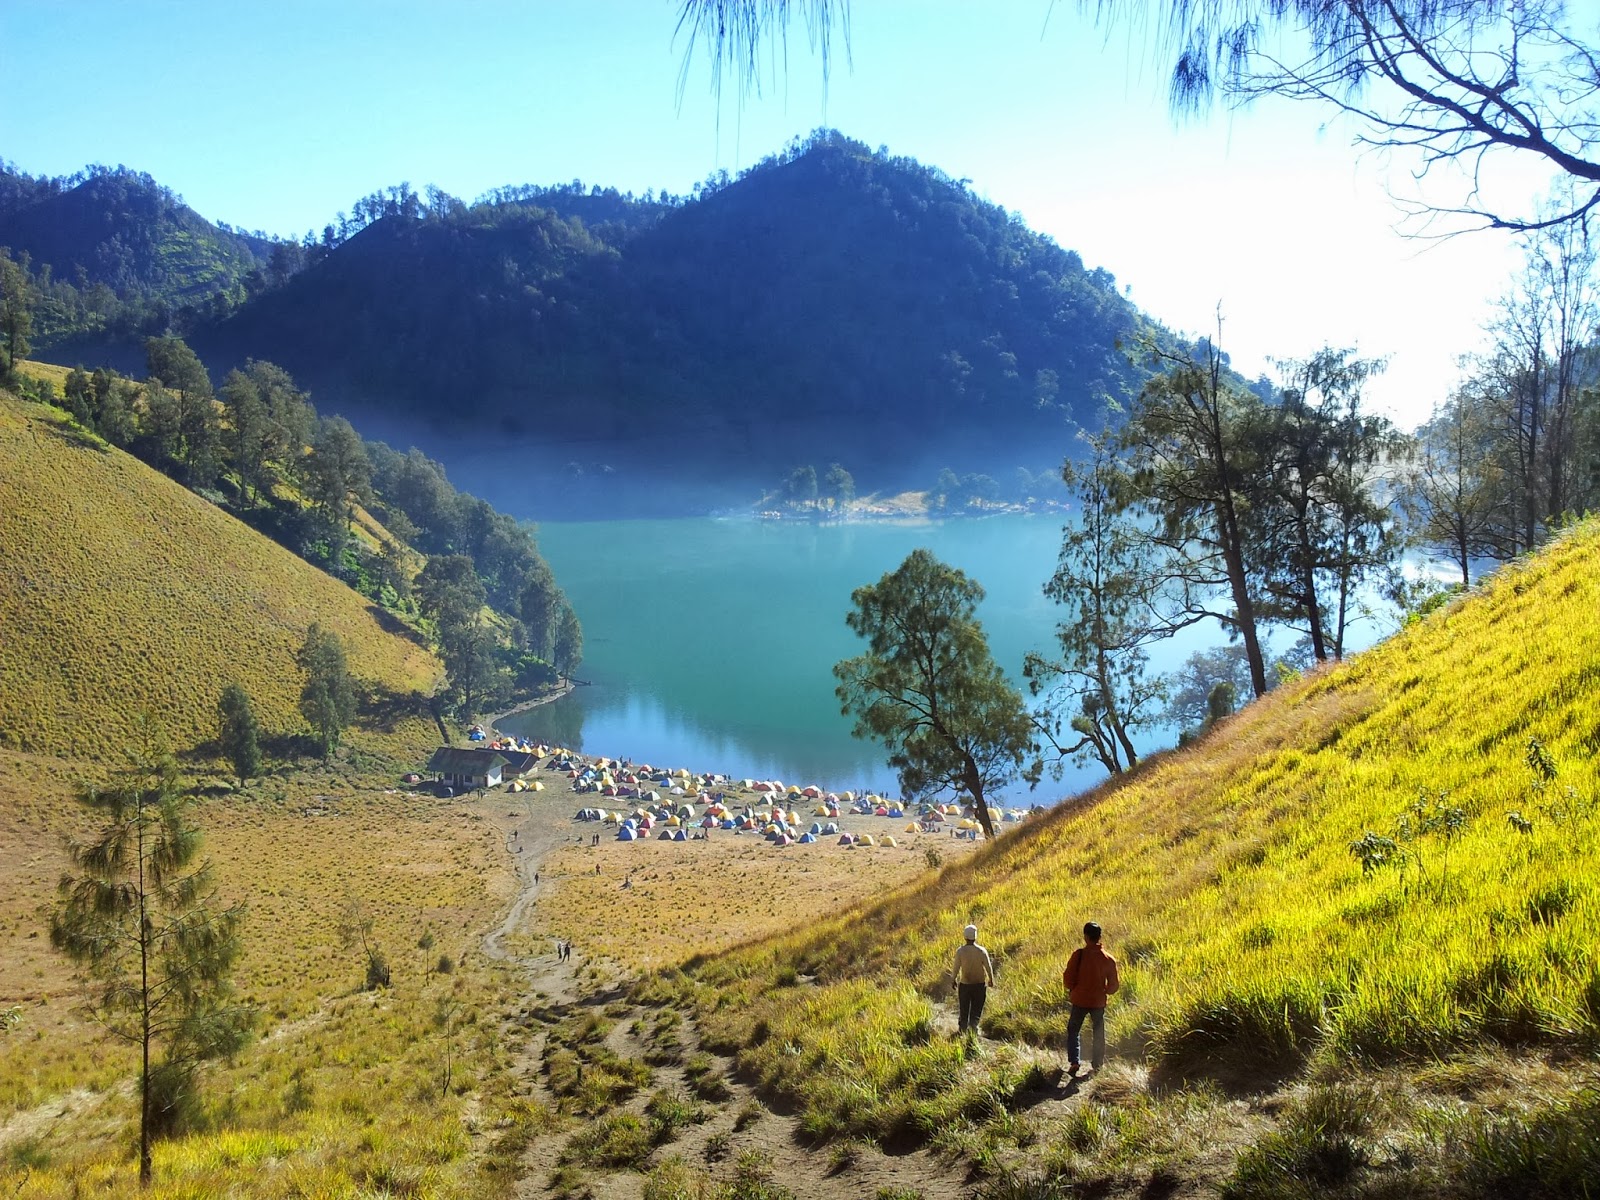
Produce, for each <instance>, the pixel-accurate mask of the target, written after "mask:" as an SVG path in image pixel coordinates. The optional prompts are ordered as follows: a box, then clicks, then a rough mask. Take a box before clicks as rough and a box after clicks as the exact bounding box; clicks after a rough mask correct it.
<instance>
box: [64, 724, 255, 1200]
mask: <svg viewBox="0 0 1600 1200" xmlns="http://www.w3.org/2000/svg"><path fill="white" fill-rule="evenodd" d="M79 799H80V801H81V802H82V803H83V804H84V805H85V806H86V807H87V808H88V809H90V810H91V811H92V812H93V813H94V814H96V816H97V818H98V819H99V821H100V824H99V826H98V828H96V829H95V831H94V832H93V833H92V834H91V835H90V837H89V838H88V839H87V840H85V841H82V842H75V843H72V844H71V845H70V847H69V853H70V855H71V859H72V870H71V871H69V872H68V873H67V874H66V875H64V876H63V877H62V880H61V885H60V888H59V891H58V899H57V902H56V906H55V909H54V911H53V912H52V914H51V921H50V937H51V941H52V943H53V944H54V945H55V946H56V948H57V949H59V950H61V951H62V952H63V953H65V954H66V955H67V956H68V957H69V958H71V959H72V960H73V961H74V962H77V963H81V964H83V965H84V966H85V967H87V968H88V970H89V971H90V973H91V974H92V975H93V976H94V977H95V979H96V980H97V981H98V982H99V985H100V989H99V991H98V992H97V993H96V994H95V995H94V997H93V999H92V1000H91V1001H90V1007H91V1008H92V1009H93V1011H94V1015H95V1017H96V1019H97V1020H98V1021H99V1022H100V1024H101V1025H102V1026H103V1027H104V1028H106V1029H107V1030H108V1031H110V1033H111V1034H112V1035H113V1036H115V1037H117V1038H120V1039H122V1040H124V1041H127V1042H130V1043H132V1044H133V1045H135V1046H138V1047H139V1050H140V1069H139V1101H140V1103H139V1178H140V1182H141V1183H143V1184H148V1183H149V1182H150V1179H151V1174H152V1161H151V1142H152V1140H153V1139H154V1138H156V1137H158V1136H160V1135H161V1134H164V1133H170V1132H173V1131H175V1130H176V1129H177V1128H178V1127H179V1126H180V1124H181V1121H182V1119H183V1118H184V1116H185V1115H186V1112H187V1111H188V1110H189V1109H190V1108H192V1106H193V1093H194V1083H195V1073H196V1071H197V1070H198V1068H199V1066H200V1064H201V1063H202V1062H204V1061H205V1060H206V1059H210V1058H216V1057H218V1056H221V1055H228V1054H232V1053H234V1052H235V1051H236V1050H238V1049H239V1048H240V1047H241V1046H242V1045H243V1044H244V1042H245V1040H246V1038H247V1036H248V1034H249V1032H250V1030H251V1028H252V1027H253V1024H254V1013H253V1012H252V1011H251V1009H250V1008H249V1007H248V1006H246V1005H244V1004H242V1003H240V1002H238V1001H237V1000H236V999H235V998H234V994H233V989H232V986H231V984H230V975H231V972H232V969H233V966H234V963H235V960H236V959H237V958H238V956H239V952H240V948H241V943H240V938H239V931H240V927H241V923H242V921H243V917H244V911H243V908H242V907H241V906H239V905H230V906H226V907H220V906H219V905H218V901H217V897H216V892H215V890H214V889H213V887H212V884H211V876H210V869H209V865H208V864H205V863H196V861H195V859H196V855H197V854H198V852H199V847H200V835H199V831H198V830H197V829H196V827H195V826H194V825H193V824H191V823H190V820H189V800H188V798H187V797H186V796H185V795H184V794H183V793H182V790H181V788H180V787H179V781H178V771H177V765H176V763H175V762H174V761H173V759H172V757H171V755H170V754H168V753H167V751H166V749H165V747H164V746H162V745H161V743H160V739H159V737H158V736H157V735H156V732H155V730H154V729H153V727H152V726H151V725H150V723H149V721H148V719H146V720H145V722H144V723H143V725H142V728H141V731H140V736H139V740H138V743H137V745H136V746H135V747H134V750H133V754H132V762H131V765H130V767H129V769H128V770H127V771H126V772H125V773H124V775H123V776H122V777H121V778H120V779H119V780H118V781H117V782H116V783H114V784H113V785H111V786H109V787H106V788H99V789H90V790H88V791H86V792H84V793H82V794H81V795H80V797H79ZM153 1056H158V1061H153Z"/></svg>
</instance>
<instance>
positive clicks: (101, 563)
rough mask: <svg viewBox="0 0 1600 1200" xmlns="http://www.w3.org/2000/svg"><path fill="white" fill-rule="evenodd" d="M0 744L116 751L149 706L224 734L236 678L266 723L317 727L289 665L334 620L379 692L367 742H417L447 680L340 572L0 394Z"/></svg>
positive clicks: (355, 662)
mask: <svg viewBox="0 0 1600 1200" xmlns="http://www.w3.org/2000/svg"><path fill="white" fill-rule="evenodd" d="M0 560H3V561H4V562H5V563H6V564H7V568H6V570H5V572H4V573H3V575H0V629H3V630H4V631H5V635H4V636H5V646H6V653H5V654H4V656H0V743H4V744H8V745H11V746H13V747H15V748H18V749H24V750H31V751H35V752H44V753H56V754H70V755H72V756H74V757H79V758H89V759H104V760H111V761H116V760H118V758H119V751H118V748H117V747H118V744H119V743H120V742H121V741H122V739H123V735H124V733H125V731H126V730H127V728H128V722H129V721H130V719H131V718H132V715H133V714H134V713H135V712H137V711H138V710H139V709H140V708H148V709H150V710H151V711H152V712H153V713H154V714H155V715H156V716H157V718H158V719H159V720H160V722H161V724H162V727H163V728H164V730H165V732H166V735H167V737H168V738H169V739H170V740H171V742H172V744H173V745H174V746H175V747H178V748H184V747H188V746H193V745H195V744H197V743H200V742H203V741H205V740H207V739H209V738H211V737H212V736H214V734H215V729H216V702H217V697H218V695H219V694H220V693H221V690H222V688H223V687H224V686H225V685H226V684H227V683H228V682H229V681H231V680H237V681H239V682H240V683H242V684H243V685H244V687H245V689H246V690H247V691H248V692H249V693H250V695H251V697H252V699H253V700H254V702H255V706H256V711H257V715H258V717H259V718H260V720H261V724H262V727H263V729H264V730H265V731H267V732H268V733H272V734H285V733H296V732H299V731H300V730H301V729H303V727H304V722H303V721H302V719H301V717H300V715H299V713H298V711H297V707H296V705H297V700H298V696H299V689H300V685H301V682H302V681H301V677H300V673H299V670H298V668H297V667H296V666H295V663H294V655H295V651H296V649H297V648H298V647H299V645H300V643H301V642H302V640H303V639H304V637H305V631H306V629H307V627H308V626H309V625H310V624H311V623H312V622H313V621H318V622H321V623H322V624H323V625H324V626H327V627H330V628H332V629H334V630H335V631H336V632H338V633H339V635H340V636H342V637H343V638H345V639H346V640H347V642H348V643H349V645H350V666H351V670H352V672H353V673H354V674H355V675H356V676H357V678H358V679H359V680H362V681H364V682H365V684H366V685H367V690H368V692H369V698H368V702H367V704H366V705H365V711H364V713H363V715H362V717H361V718H359V719H358V720H359V727H358V730H357V732H356V737H357V739H358V741H360V740H361V739H363V738H364V739H365V744H366V745H368V746H369V747H370V748H373V749H380V750H387V751H389V752H394V753H408V754H409V753H412V752H414V751H415V749H416V748H417V747H418V746H419V745H420V744H421V743H422V742H424V741H426V740H427V738H428V737H429V736H430V735H429V733H428V729H427V726H426V725H425V724H424V723H423V722H422V721H421V720H420V719H418V718H417V716H416V714H417V713H418V712H419V710H420V701H421V697H422V696H424V695H426V694H428V693H429V692H431V690H432V688H433V685H434V683H435V681H436V679H437V677H438V674H439V668H438V663H437V660H435V659H434V657H433V656H432V654H431V653H430V652H429V651H428V650H426V649H425V648H424V647H422V646H420V645H418V644H416V643H415V642H414V641H412V640H410V639H408V638H407V637H406V636H403V635H402V634H397V633H394V632H388V631H386V629H385V624H384V622H385V620H386V618H384V616H383V614H382V613H381V612H380V611H379V610H377V609H375V608H373V607H372V606H371V605H369V604H368V602H367V601H366V600H364V599H363V598H362V597H361V596H359V595H357V594H356V593H355V592H353V591H351V590H350V589H349V588H348V587H346V586H345V585H344V584H343V583H341V582H339V581H337V580H335V579H333V578H331V577H329V576H327V575H325V574H323V573H322V572H320V571H318V570H316V569H315V568H314V567H311V566H309V565H308V564H307V563H305V562H304V561H303V560H301V559H299V558H297V557H296V556H294V555H293V554H291V553H289V552H288V551H287V550H285V549H283V548H282V547H280V546H278V545H276V544H275V543H273V542H271V541H269V540H268V539H266V538H264V537H262V536H261V535H259V534H257V533H255V532H254V531H253V530H251V529H249V528H247V527H246V526H244V525H243V524H241V523H240V522H238V521H236V520H234V519H233V518H232V517H230V516H227V515H226V514H224V513H222V512H220V511H219V510H217V509H216V508H215V507H213V506H212V505H210V504H208V503H207V502H206V501H205V500H203V499H201V498H200V497H198V496H196V495H194V494H193V493H191V492H189V491H187V490H185V489H184V488H183V487H181V486H180V485H178V484H177V483H174V482H173V481H171V480H170V479H167V478H166V477H165V476H163V475H161V474H159V473H158V472H156V471H154V470H152V469H150V468H149V467H147V466H145V465H144V464H143V463H141V462H139V461H138V460H136V459H134V458H132V457H130V456H129V455H127V454H124V453H122V452H120V451H117V450H110V449H105V448H103V447H101V446H100V445H98V444H95V443H93V442H92V441H91V440H88V439H85V438H84V437H83V436H82V435H80V434H78V433H77V432H76V431H74V430H73V429H71V428H70V427H69V426H66V425H64V424H63V423H62V418H61V415H60V414H59V413H57V412H55V411H54V410H50V409H46V408H43V407H41V406H37V405H29V404H25V403H23V402H20V401H18V400H16V399H15V398H13V397H11V396H9V395H5V394H0Z"/></svg>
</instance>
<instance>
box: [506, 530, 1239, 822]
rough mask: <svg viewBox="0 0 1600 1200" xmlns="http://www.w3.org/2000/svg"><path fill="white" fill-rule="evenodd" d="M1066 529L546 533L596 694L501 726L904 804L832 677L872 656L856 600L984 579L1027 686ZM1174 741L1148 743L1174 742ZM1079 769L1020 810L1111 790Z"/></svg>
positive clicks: (993, 614)
mask: <svg viewBox="0 0 1600 1200" xmlns="http://www.w3.org/2000/svg"><path fill="white" fill-rule="evenodd" d="M1061 529H1062V518H1061V517H1060V516H1058V515H1038V516H1020V515H1007V516H995V517H987V518H982V519H958V520H949V521H916V522H906V523H888V522H859V523H847V524H811V523H809V522H805V521H760V520H754V519H738V518H733V519H717V518H685V519H675V520H660V521H607V522H573V523H549V524H542V525H541V526H540V527H539V544H540V548H541V550H542V551H543V553H544V554H545V556H546V558H547V559H548V560H549V562H550V564H551V566H552V568H553V569H554V570H555V572H556V574H557V577H558V578H559V579H560V580H561V583H562V586H563V587H564V588H565V590H566V592H567V594H568V596H569V598H570V599H571V601H572V603H573V605H574V607H575V608H576V609H577V611H578V612H580V613H581V614H582V616H583V627H584V660H583V665H582V667H581V668H579V670H578V672H577V675H578V677H579V678H580V679H584V680H587V681H589V683H590V685H591V686H588V687H579V688H577V689H576V690H574V691H573V693H572V694H571V695H570V696H567V697H566V698H564V699H562V700H559V701H557V702H555V703H553V704H547V705H544V706H542V707H540V708H536V709H533V710H531V711H528V712H526V713H520V714H517V715H515V716H512V717H509V718H507V719H506V720H504V721H502V722H501V723H500V725H501V728H502V729H505V730H506V731H508V732H515V733H517V734H519V735H525V736H529V737H534V738H537V739H539V740H548V741H553V742H560V743H565V744H569V745H574V746H576V747H581V748H582V749H583V750H585V751H586V752H588V753H592V754H606V755H612V756H617V757H622V756H627V757H631V758H633V759H634V760H636V761H644V762H650V763H653V764H655V765H658V766H662V765H664V766H668V767H672V768H677V767H680V766H682V767H688V768H690V769H691V770H697V771H702V770H710V771H726V772H728V773H729V774H732V775H734V776H738V777H755V778H774V777H775V778H779V779H782V780H784V781H785V782H788V783H800V784H806V783H817V784H819V785H822V786H824V787H828V788H831V789H836V790H839V789H845V788H862V787H867V788H872V789H876V790H885V789H887V790H889V791H891V792H893V793H895V794H898V790H899V789H898V785H897V784H896V782H895V780H894V775H893V772H891V771H890V770H889V769H888V768H887V767H886V766H885V764H884V754H883V750H882V748H881V747H880V746H878V745H877V744H875V743H868V742H863V741H858V740H856V739H855V738H853V737H851V735H850V722H849V720H848V719H847V718H845V717H843V716H841V715H840V712H839V704H838V701H837V700H836V699H835V698H834V694H833V686H834V681H833V676H832V672H831V668H832V666H833V664H834V663H835V662H837V661H838V660H839V659H841V658H846V657H849V656H851V655H853V654H857V653H860V652H861V649H862V646H863V643H862V642H861V641H860V639H858V638H857V637H856V636H855V635H854V634H853V633H851V631H850V630H849V629H848V628H847V627H846V625H845V621H844V617H845V613H846V612H847V611H848V610H849V608H850V594H851V592H852V591H853V590H854V589H855V588H857V587H860V586H861V585H862V584H865V583H871V582H875V581H876V580H877V579H878V578H879V577H880V576H882V575H883V574H884V573H885V572H887V571H891V570H893V569H894V568H895V567H897V566H898V565H899V564H900V562H901V561H902V560H903V559H904V558H905V556H906V555H907V554H909V553H910V552H911V551H912V550H914V549H916V548H917V547H919V546H925V547H927V548H929V549H930V550H932V551H933V552H934V553H935V554H937V555H938V556H939V557H940V558H942V559H944V560H945V561H946V562H949V563H951V564H952V565H954V566H957V567H959V568H961V569H962V570H963V571H965V572H966V573H967V574H968V575H970V576H971V577H972V578H974V579H976V580H977V581H978V582H979V583H981V584H982V585H983V587H984V589H985V591H986V593H987V595H986V597H985V599H984V602H983V604H982V605H981V606H980V608H979V616H980V618H981V620H982V621H983V625H984V629H985V631H986V632H987V633H988V636H989V644H990V648H991V650H992V651H993V654H994V657H995V660H996V661H997V662H998V663H999V664H1000V665H1001V667H1003V668H1004V669H1005V671H1006V673H1007V674H1008V675H1009V676H1010V677H1011V678H1012V679H1013V681H1014V682H1016V683H1018V685H1019V686H1021V684H1022V662H1023V656H1024V655H1025V654H1026V653H1027V652H1028V651H1030V650H1039V651H1043V652H1047V653H1048V652H1049V651H1050V649H1051V647H1052V644H1053V639H1054V632H1053V631H1054V628H1055V623H1056V621H1057V619H1058V612H1057V607H1056V605H1054V604H1053V603H1051V602H1050V601H1049V600H1047V599H1046V598H1045V596H1044V593H1043V585H1044V582H1045V580H1046V579H1047V578H1049V576H1050V574H1051V573H1052V571H1053V570H1054V569H1055V563H1056V556H1057V554H1058V552H1059V550H1060V545H1061ZM1218 640H1220V635H1219V634H1218V633H1217V631H1216V630H1215V629H1211V628H1197V629H1195V630H1192V631H1190V632H1189V634H1188V636H1185V637H1182V638H1179V639H1174V641H1172V642H1169V643H1167V644H1165V645H1163V646H1161V647H1159V648H1158V650H1159V658H1158V659H1157V660H1156V661H1155V662H1154V663H1153V664H1152V665H1153V669H1156V670H1167V669H1171V668H1172V667H1173V666H1176V665H1177V663H1179V662H1181V661H1182V660H1183V659H1184V658H1185V657H1187V656H1188V655H1189V654H1191V653H1193V652H1194V650H1195V649H1198V648H1200V647H1201V646H1203V645H1208V644H1213V643H1215V642H1216V641H1218ZM1171 740H1172V735H1171V733H1170V732H1169V731H1162V732H1161V734H1160V735H1159V736H1156V737H1153V738H1151V739H1147V742H1146V745H1145V746H1142V747H1141V748H1149V746H1150V745H1154V744H1161V743H1162V742H1166V743H1170V742H1171ZM1103 775H1104V772H1103V771H1101V770H1100V769H1099V768H1098V767H1084V768H1076V767H1073V766H1071V765H1070V764H1069V765H1068V767H1067V770H1066V773H1065V775H1064V776H1063V779H1062V780H1061V781H1060V782H1059V783H1057V782H1054V781H1051V780H1049V779H1046V781H1045V782H1044V783H1042V784H1041V785H1040V786H1039V787H1038V788H1037V789H1035V790H1033V791H1031V792H1030V791H1029V789H1028V788H1027V787H1026V786H1025V785H1018V786H1015V787H1013V788H1011V789H1010V790H1008V791H1007V792H1005V793H1004V794H1005V796H1006V799H1007V800H1008V802H1011V803H1016V804H1026V803H1043V804H1050V803H1054V802H1055V801H1056V800H1057V799H1059V798H1060V797H1062V796H1063V795H1067V794H1070V793H1072V792H1075V791H1078V790H1080V789H1082V788H1083V787H1086V786H1089V785H1092V784H1093V783H1094V782H1096V781H1097V780H1099V779H1100V778H1102V777H1103Z"/></svg>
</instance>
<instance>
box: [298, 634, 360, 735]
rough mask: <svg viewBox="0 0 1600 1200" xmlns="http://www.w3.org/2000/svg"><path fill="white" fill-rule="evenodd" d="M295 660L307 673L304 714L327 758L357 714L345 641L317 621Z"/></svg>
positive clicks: (302, 696)
mask: <svg viewBox="0 0 1600 1200" xmlns="http://www.w3.org/2000/svg"><path fill="white" fill-rule="evenodd" d="M295 661H296V662H297V663H298V664H299V666H300V669H301V670H302V671H304V672H305V675H306V681H305V684H304V685H303V686H302V687H301V689H300V715H301V716H303V717H305V719H306V723H307V724H308V725H310V726H311V733H312V737H313V738H314V739H315V740H316V743H317V748H318V749H319V750H320V751H321V752H322V756H323V757H324V758H327V757H328V756H329V755H331V754H332V753H333V752H334V750H335V749H336V748H337V747H338V745H339V741H340V739H341V738H343V736H344V731H345V730H346V729H348V728H349V727H350V723H351V722H352V721H353V720H355V715H356V692H355V680H354V679H352V678H351V676H350V668H349V665H348V662H347V658H346V654H345V648H344V642H343V641H342V640H340V638H339V635H338V634H336V633H334V632H333V631H332V630H329V629H324V628H322V626H321V625H318V624H313V625H312V626H311V628H310V629H308V630H306V640H305V642H304V643H303V644H302V645H301V647H300V650H299V653H298V654H297V655H296V656H295Z"/></svg>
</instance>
